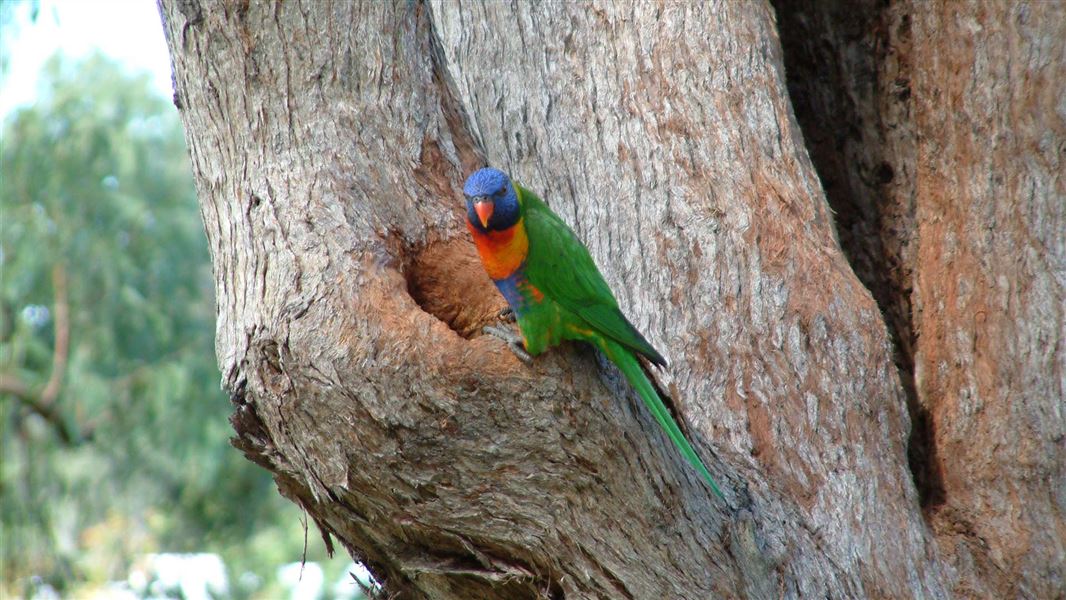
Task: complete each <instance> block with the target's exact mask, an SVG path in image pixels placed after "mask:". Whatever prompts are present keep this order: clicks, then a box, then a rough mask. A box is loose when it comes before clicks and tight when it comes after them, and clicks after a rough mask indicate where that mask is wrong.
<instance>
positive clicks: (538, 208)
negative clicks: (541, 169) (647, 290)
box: [515, 184, 666, 366]
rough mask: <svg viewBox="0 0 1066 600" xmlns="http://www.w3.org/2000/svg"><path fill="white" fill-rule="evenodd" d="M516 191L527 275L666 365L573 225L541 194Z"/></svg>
mask: <svg viewBox="0 0 1066 600" xmlns="http://www.w3.org/2000/svg"><path fill="white" fill-rule="evenodd" d="M515 189H516V190H517V191H518V194H519V196H520V197H521V203H522V209H523V211H522V212H523V216H524V218H525V226H526V234H527V235H528V236H529V255H528V257H527V258H526V277H527V278H528V279H529V281H530V283H532V284H533V285H534V286H536V287H537V289H539V290H540V291H541V292H543V293H544V295H546V296H547V297H549V298H551V299H552V300H554V301H555V302H557V303H559V304H560V305H561V306H562V307H563V308H565V309H567V310H569V311H570V312H572V313H574V314H576V315H577V316H579V317H580V318H582V319H583V320H584V321H585V322H586V323H588V324H589V325H591V326H592V328H593V329H595V330H596V331H599V332H600V333H602V334H604V335H606V336H608V337H610V338H611V339H613V340H615V341H616V342H618V343H620V344H622V345H623V346H626V347H628V348H630V349H632V350H633V351H635V352H638V353H640V354H643V355H644V356H645V357H647V359H648V360H650V361H651V362H652V363H654V364H657V365H661V366H664V365H666V360H665V359H663V357H662V355H661V354H659V353H658V352H656V351H655V348H652V346H651V344H649V343H648V341H647V340H645V339H644V336H642V335H640V332H639V331H637V329H636V328H635V327H633V325H632V324H631V323H630V322H629V321H628V320H626V318H625V315H623V314H622V311H620V310H619V309H618V301H617V300H615V298H614V294H612V293H611V288H609V287H608V286H607V282H606V281H604V280H603V276H602V275H600V271H599V269H597V268H596V263H594V262H593V261H592V256H590V255H589V251H588V249H587V248H585V245H584V244H582V243H581V240H579V239H578V238H577V236H576V235H574V232H573V231H571V229H570V227H568V226H567V225H566V223H565V222H563V220H562V219H560V218H559V217H558V216H557V215H556V214H555V213H553V212H552V210H551V208H549V207H548V205H547V204H545V203H544V201H543V200H541V199H540V198H538V197H537V195H536V194H534V193H533V192H531V191H529V190H527V189H526V188H524V187H522V186H520V185H517V184H516V185H515Z"/></svg>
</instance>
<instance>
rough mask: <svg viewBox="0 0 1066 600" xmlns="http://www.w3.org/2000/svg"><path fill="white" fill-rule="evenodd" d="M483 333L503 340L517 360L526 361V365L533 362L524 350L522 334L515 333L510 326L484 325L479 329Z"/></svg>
mask: <svg viewBox="0 0 1066 600" xmlns="http://www.w3.org/2000/svg"><path fill="white" fill-rule="evenodd" d="M481 330H482V331H484V332H485V333H487V334H489V335H491V336H495V337H498V338H500V339H501V340H503V342H504V343H505V344H507V347H508V348H510V349H511V352H514V355H515V356H517V357H518V360H520V361H522V362H524V363H526V364H527V365H531V364H533V357H532V356H530V355H529V353H528V352H526V345H525V342H523V341H522V336H521V335H518V334H517V333H515V331H514V330H513V329H511V328H510V327H497V326H496V325H486V326H485V327H483V328H482V329H481Z"/></svg>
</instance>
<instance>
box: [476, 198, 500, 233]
mask: <svg viewBox="0 0 1066 600" xmlns="http://www.w3.org/2000/svg"><path fill="white" fill-rule="evenodd" d="M495 208H496V205H495V204H493V203H492V202H475V203H474V212H476V213H477V218H478V219H479V220H480V221H481V226H482V227H484V228H485V229H488V228H489V219H491V218H492V211H493V209H495Z"/></svg>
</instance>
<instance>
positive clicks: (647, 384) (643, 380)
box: [597, 339, 725, 500]
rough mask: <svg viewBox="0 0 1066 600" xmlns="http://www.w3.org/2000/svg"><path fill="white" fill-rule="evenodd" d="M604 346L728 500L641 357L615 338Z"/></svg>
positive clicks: (672, 436) (679, 446)
mask: <svg viewBox="0 0 1066 600" xmlns="http://www.w3.org/2000/svg"><path fill="white" fill-rule="evenodd" d="M597 345H599V346H600V350H602V351H603V352H604V354H606V355H607V358H609V359H610V360H611V362H613V363H614V364H615V366H617V367H618V369H619V370H620V371H622V374H623V375H625V376H626V379H627V380H629V384H630V385H632V386H633V388H634V389H636V390H637V394H638V395H639V396H640V397H641V399H643V400H644V404H645V405H646V406H647V407H648V410H649V411H651V414H652V415H654V416H655V420H656V421H658V422H659V425H660V426H662V428H663V430H664V431H666V435H668V436H669V437H670V440H671V441H672V442H674V446H677V449H678V451H680V452H681V455H682V456H684V457H685V458H686V459H687V460H688V462H689V463H690V464H692V466H693V467H695V468H696V470H697V471H699V472H700V475H702V476H703V479H704V480H705V481H706V482H707V485H709V486H711V489H712V490H714V493H715V494H717V495H718V497H719V498H721V499H723V500H725V496H723V495H722V492H721V490H719V489H718V486H717V485H715V483H714V479H712V478H711V473H710V471H708V470H707V466H706V465H704V464H703V461H702V460H700V457H699V456H697V455H696V450H694V449H693V448H692V444H689V442H688V440H687V439H685V436H684V434H682V433H681V429H680V428H678V426H677V423H676V422H675V421H674V418H673V416H671V415H670V410H669V409H668V408H666V405H665V404H663V400H662V398H660V397H659V392H657V391H656V390H655V386H653V385H652V384H651V381H649V380H648V376H647V375H646V374H645V373H644V369H643V368H641V366H640V361H639V360H637V357H636V356H635V355H634V354H633V352H632V351H630V350H629V349H627V348H624V347H622V346H620V345H618V344H616V343H615V342H613V341H611V340H602V339H601V341H600V343H599V344H597Z"/></svg>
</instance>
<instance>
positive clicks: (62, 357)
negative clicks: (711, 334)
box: [0, 263, 81, 445]
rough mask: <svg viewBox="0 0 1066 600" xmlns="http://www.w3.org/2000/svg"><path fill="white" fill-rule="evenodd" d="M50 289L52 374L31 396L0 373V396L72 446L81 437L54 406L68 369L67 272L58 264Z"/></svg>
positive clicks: (20, 384)
mask: <svg viewBox="0 0 1066 600" xmlns="http://www.w3.org/2000/svg"><path fill="white" fill-rule="evenodd" d="M52 287H53V289H54V293H55V309H54V310H55V347H54V348H53V350H52V371H51V374H50V375H49V376H48V381H47V382H46V383H45V385H44V387H43V388H42V389H41V391H40V392H39V393H34V392H33V390H32V389H31V388H30V386H29V385H27V384H26V382H24V381H22V380H21V379H19V378H18V377H16V376H14V375H8V374H2V373H0V393H4V394H10V395H11V396H14V397H15V398H17V399H18V400H19V401H21V402H22V404H23V405H25V406H26V407H27V408H29V409H30V410H31V411H33V412H35V413H37V415H38V416H40V417H41V418H42V419H44V420H45V421H47V422H48V423H49V424H51V425H52V428H53V429H55V431H56V434H57V435H58V436H59V439H60V440H61V441H62V442H63V443H64V444H66V445H73V444H75V443H76V440H80V439H81V436H78V435H76V434H75V432H72V431H71V428H70V426H69V425H67V422H66V420H65V419H64V418H63V415H62V414H61V413H60V412H59V409H58V407H57V406H56V401H57V399H58V398H59V392H60V391H61V390H62V389H63V377H64V375H65V373H66V370H67V357H68V356H69V353H70V306H69V303H68V302H67V271H66V268H65V267H64V266H63V265H62V263H60V264H56V265H55V266H54V267H53V268H52Z"/></svg>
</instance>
